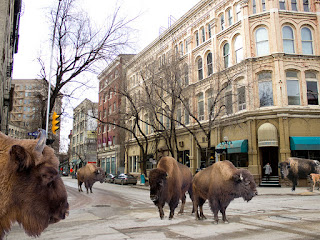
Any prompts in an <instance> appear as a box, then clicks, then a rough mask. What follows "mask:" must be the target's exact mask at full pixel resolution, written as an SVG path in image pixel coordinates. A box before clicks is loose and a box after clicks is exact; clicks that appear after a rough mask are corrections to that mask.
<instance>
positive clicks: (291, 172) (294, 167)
mask: <svg viewBox="0 0 320 240" xmlns="http://www.w3.org/2000/svg"><path fill="white" fill-rule="evenodd" d="M279 168H280V173H281V178H282V179H284V178H288V179H289V180H290V181H291V182H292V191H295V190H296V185H297V183H298V179H301V178H305V179H306V178H307V177H308V175H310V173H320V172H319V168H320V163H319V161H317V160H311V159H304V158H295V157H289V158H288V159H287V160H286V161H284V162H281V163H280V164H279Z"/></svg>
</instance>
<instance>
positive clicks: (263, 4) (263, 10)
mask: <svg viewBox="0 0 320 240" xmlns="http://www.w3.org/2000/svg"><path fill="white" fill-rule="evenodd" d="M261 4H262V12H265V11H266V0H261Z"/></svg>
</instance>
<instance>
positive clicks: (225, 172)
mask: <svg viewBox="0 0 320 240" xmlns="http://www.w3.org/2000/svg"><path fill="white" fill-rule="evenodd" d="M192 186H193V207H194V209H195V210H196V219H205V218H206V217H205V216H204V214H203V204H204V203H205V201H206V200H207V199H208V200H209V206H210V208H211V211H212V212H213V214H214V220H215V223H218V212H219V211H220V212H221V213H222V220H223V221H224V222H228V220H227V217H226V209H227V207H228V205H229V203H230V202H231V201H232V200H233V199H235V198H239V197H242V198H243V199H244V200H245V201H250V200H251V199H252V198H253V197H254V196H255V195H257V194H258V192H257V190H256V184H255V182H254V179H253V176H252V174H251V173H250V172H249V171H248V170H246V169H237V168H235V166H233V164H232V163H231V162H229V161H227V160H226V161H221V162H217V163H214V164H213V165H211V166H210V167H208V168H206V169H204V170H202V171H200V172H198V173H197V174H196V175H195V176H194V178H193V182H192ZM198 207H199V208H200V216H199V212H198Z"/></svg>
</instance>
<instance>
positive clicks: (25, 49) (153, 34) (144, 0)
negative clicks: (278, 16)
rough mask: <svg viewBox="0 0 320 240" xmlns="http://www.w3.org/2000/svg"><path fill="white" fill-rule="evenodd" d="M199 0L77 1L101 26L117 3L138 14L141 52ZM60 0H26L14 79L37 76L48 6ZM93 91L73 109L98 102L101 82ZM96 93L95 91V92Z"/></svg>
mask: <svg viewBox="0 0 320 240" xmlns="http://www.w3.org/2000/svg"><path fill="white" fill-rule="evenodd" d="M199 1H200V0H162V1H158V0H78V2H79V4H80V6H81V8H82V9H84V10H85V11H87V12H88V14H89V16H91V18H92V20H93V22H95V23H96V24H97V25H102V24H103V22H104V21H105V19H106V17H107V16H108V15H111V14H112V10H113V9H115V6H116V5H117V6H120V13H121V15H122V16H128V18H133V17H135V16H139V17H138V18H137V19H136V20H135V21H134V22H133V23H132V24H131V27H132V28H134V29H136V30H137V34H136V38H135V40H136V43H135V46H134V47H135V49H136V52H135V53H137V52H139V51H141V50H142V49H143V48H145V47H146V46H147V45H148V44H150V43H151V42H152V41H153V40H155V39H156V38H157V37H158V36H159V29H160V28H161V27H165V28H167V27H168V18H169V17H170V16H173V17H174V18H175V19H179V18H180V17H181V16H182V15H184V14H185V13H186V12H187V11H188V10H190V9H191V8H192V7H193V6H195V5H196V4H197V3H198V2H199ZM57 5H58V0H24V1H23V8H22V16H21V18H20V29H19V35H20V37H19V50H18V53H17V54H15V56H14V69H13V78H14V79H34V78H37V77H38V76H39V72H40V66H39V64H38V62H37V60H36V59H37V57H39V56H40V55H49V54H50V46H51V43H50V42H49V37H50V36H49V35H50V30H49V27H48V26H49V19H48V17H46V16H48V13H49V10H48V9H49V8H50V7H52V6H57ZM95 83H96V89H95V90H94V94H80V95H81V96H82V97H79V98H78V99H76V100H75V101H74V102H73V104H72V105H73V106H71V108H74V107H76V106H77V105H78V104H79V103H80V102H81V101H82V100H84V98H86V97H87V98H89V99H90V100H92V101H98V88H97V87H98V81H97V79H96V81H95ZM95 93H96V94H95ZM61 128H62V129H61V130H60V131H61V135H62V138H64V139H65V138H66V136H67V135H68V133H69V132H70V130H71V128H72V121H70V120H69V121H65V123H62V126H61ZM64 139H62V141H63V140H64Z"/></svg>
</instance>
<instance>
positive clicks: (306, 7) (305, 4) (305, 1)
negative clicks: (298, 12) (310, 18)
mask: <svg viewBox="0 0 320 240" xmlns="http://www.w3.org/2000/svg"><path fill="white" fill-rule="evenodd" d="M303 11H305V12H309V0H303Z"/></svg>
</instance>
